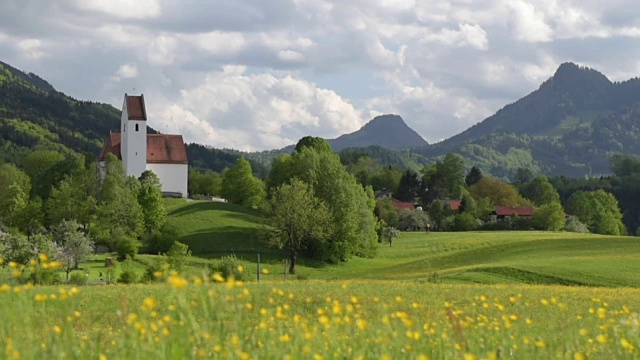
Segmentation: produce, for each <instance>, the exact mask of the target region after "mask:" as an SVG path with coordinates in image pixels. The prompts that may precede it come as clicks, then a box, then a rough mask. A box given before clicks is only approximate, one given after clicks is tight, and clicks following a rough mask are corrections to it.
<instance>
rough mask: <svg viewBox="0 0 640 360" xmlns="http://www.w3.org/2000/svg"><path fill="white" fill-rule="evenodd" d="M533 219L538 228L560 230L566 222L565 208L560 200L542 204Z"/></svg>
mask: <svg viewBox="0 0 640 360" xmlns="http://www.w3.org/2000/svg"><path fill="white" fill-rule="evenodd" d="M531 221H532V222H533V226H534V227H535V228H536V229H538V230H546V231H560V230H562V229H563V228H564V224H565V215H564V209H563V208H562V205H561V204H560V202H559V201H554V202H551V203H548V204H545V205H542V206H541V207H539V208H537V209H536V210H535V211H534V213H533V216H532V218H531Z"/></svg>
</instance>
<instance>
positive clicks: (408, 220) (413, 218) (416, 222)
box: [398, 210, 429, 231]
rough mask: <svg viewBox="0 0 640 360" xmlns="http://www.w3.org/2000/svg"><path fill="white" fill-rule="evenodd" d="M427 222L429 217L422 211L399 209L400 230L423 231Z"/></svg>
mask: <svg viewBox="0 0 640 360" xmlns="http://www.w3.org/2000/svg"><path fill="white" fill-rule="evenodd" d="M427 224H429V217H428V216H427V214H426V213H425V212H424V211H420V210H411V211H401V212H400V220H399V221H398V229H400V230H402V231H425V230H427Z"/></svg>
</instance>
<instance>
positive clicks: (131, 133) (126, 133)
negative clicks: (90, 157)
mask: <svg viewBox="0 0 640 360" xmlns="http://www.w3.org/2000/svg"><path fill="white" fill-rule="evenodd" d="M120 131H121V132H119V133H110V134H109V136H108V137H107V140H106V142H105V146H104V148H103V149H102V152H101V153H100V157H99V158H98V162H99V165H100V174H101V177H104V171H105V166H106V157H107V155H108V154H110V153H111V154H114V155H116V156H117V157H118V159H120V160H122V164H123V166H124V170H125V173H126V175H127V176H135V177H136V178H137V177H140V175H142V173H143V172H144V171H145V170H151V171H153V173H155V174H156V175H157V176H158V178H159V179H160V183H162V193H163V194H164V195H165V196H179V197H186V196H187V183H188V174H189V169H188V166H189V162H188V159H187V149H186V146H185V144H184V141H183V139H182V135H167V134H147V110H146V107H145V103H144V95H140V96H134V95H127V94H125V95H124V103H123V105H122V117H121V118H120Z"/></svg>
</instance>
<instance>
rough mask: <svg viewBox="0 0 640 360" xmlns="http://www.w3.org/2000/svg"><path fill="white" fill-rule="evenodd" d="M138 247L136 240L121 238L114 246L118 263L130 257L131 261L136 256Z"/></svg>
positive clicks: (126, 237) (127, 237)
mask: <svg viewBox="0 0 640 360" xmlns="http://www.w3.org/2000/svg"><path fill="white" fill-rule="evenodd" d="M139 247H140V246H139V243H138V240H136V239H134V238H132V237H129V236H124V237H122V239H120V241H119V242H118V244H117V245H116V252H117V253H118V261H122V260H124V259H126V258H127V257H130V258H132V259H133V258H135V257H136V254H137V253H138V249H139Z"/></svg>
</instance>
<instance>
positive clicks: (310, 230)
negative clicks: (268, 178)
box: [269, 178, 332, 274]
mask: <svg viewBox="0 0 640 360" xmlns="http://www.w3.org/2000/svg"><path fill="white" fill-rule="evenodd" d="M331 220H332V219H331V213H330V212H329V208H328V207H327V205H326V204H325V203H324V202H323V201H321V200H320V199H318V198H317V197H315V194H314V193H313V190H312V189H311V187H310V186H309V185H307V184H306V183H304V182H302V181H301V180H298V179H296V178H294V179H292V180H291V183H290V184H283V185H281V186H279V187H277V188H276V189H275V190H274V191H273V193H272V195H271V199H270V201H269V225H270V227H271V228H270V230H269V240H270V243H271V244H272V245H275V246H277V247H279V248H280V249H282V248H288V249H289V252H290V264H289V273H290V274H295V271H296V264H297V259H298V254H299V253H300V252H301V251H302V250H304V249H306V248H307V247H309V246H310V245H311V244H312V243H323V242H325V241H326V240H327V239H328V236H329V235H330V234H331V233H332V231H331V228H332V221H331Z"/></svg>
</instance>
